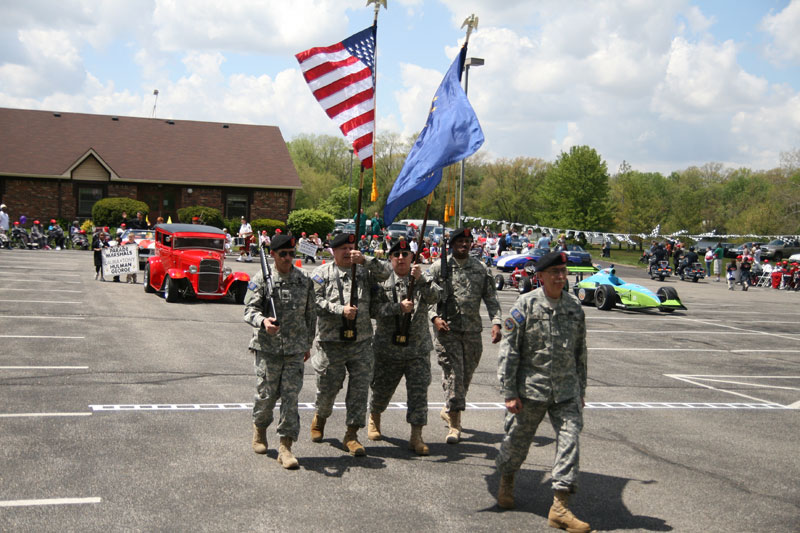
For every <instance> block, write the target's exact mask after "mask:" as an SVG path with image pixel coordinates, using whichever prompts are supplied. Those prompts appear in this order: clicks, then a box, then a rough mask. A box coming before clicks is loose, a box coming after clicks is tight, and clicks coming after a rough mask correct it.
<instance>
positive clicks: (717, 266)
mask: <svg viewBox="0 0 800 533" xmlns="http://www.w3.org/2000/svg"><path fill="white" fill-rule="evenodd" d="M724 253H725V251H724V250H723V249H722V244H721V243H717V247H716V248H714V272H715V273H716V274H717V281H719V276H720V274H721V273H722V256H723V255H724Z"/></svg>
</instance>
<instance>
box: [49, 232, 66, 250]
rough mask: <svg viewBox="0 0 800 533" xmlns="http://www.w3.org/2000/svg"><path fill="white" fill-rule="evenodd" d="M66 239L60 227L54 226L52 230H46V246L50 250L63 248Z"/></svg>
mask: <svg viewBox="0 0 800 533" xmlns="http://www.w3.org/2000/svg"><path fill="white" fill-rule="evenodd" d="M65 241H66V239H65V238H64V230H63V229H61V226H54V227H53V228H52V229H49V230H47V244H48V245H49V246H50V247H51V248H56V249H59V250H60V249H61V248H65V247H66V244H65Z"/></svg>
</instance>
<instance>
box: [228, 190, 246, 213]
mask: <svg viewBox="0 0 800 533" xmlns="http://www.w3.org/2000/svg"><path fill="white" fill-rule="evenodd" d="M239 217H245V218H247V195H246V194H230V193H228V194H227V196H226V199H225V218H239Z"/></svg>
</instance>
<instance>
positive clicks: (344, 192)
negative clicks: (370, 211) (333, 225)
mask: <svg viewBox="0 0 800 533" xmlns="http://www.w3.org/2000/svg"><path fill="white" fill-rule="evenodd" d="M357 186H358V184H355V185H354V186H353V189H350V187H349V186H347V185H341V186H339V187H336V188H335V189H333V190H332V191H330V193H328V196H327V197H326V198H325V199H324V200H323V201H321V202H320V203H319V205H318V208H319V210H320V211H325V212H326V213H328V214H330V215H331V216H333V218H351V217H352V216H353V215H355V212H356V204H357V202H358V197H357V196H356V195H357V194H358V189H356V187H357ZM364 188H365V189H366V185H365V186H364ZM368 194H369V191H366V190H365V191H364V195H368ZM348 197H349V199H350V200H349V201H348ZM362 203H363V197H362ZM348 205H349V206H350V208H349V209H348V207H347V206H348Z"/></svg>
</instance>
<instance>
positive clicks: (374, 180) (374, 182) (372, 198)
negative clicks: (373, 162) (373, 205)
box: [369, 166, 378, 202]
mask: <svg viewBox="0 0 800 533" xmlns="http://www.w3.org/2000/svg"><path fill="white" fill-rule="evenodd" d="M369 201H370V202H377V201H378V178H377V177H376V176H375V167H374V166H373V167H372V194H371V195H370V197H369Z"/></svg>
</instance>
